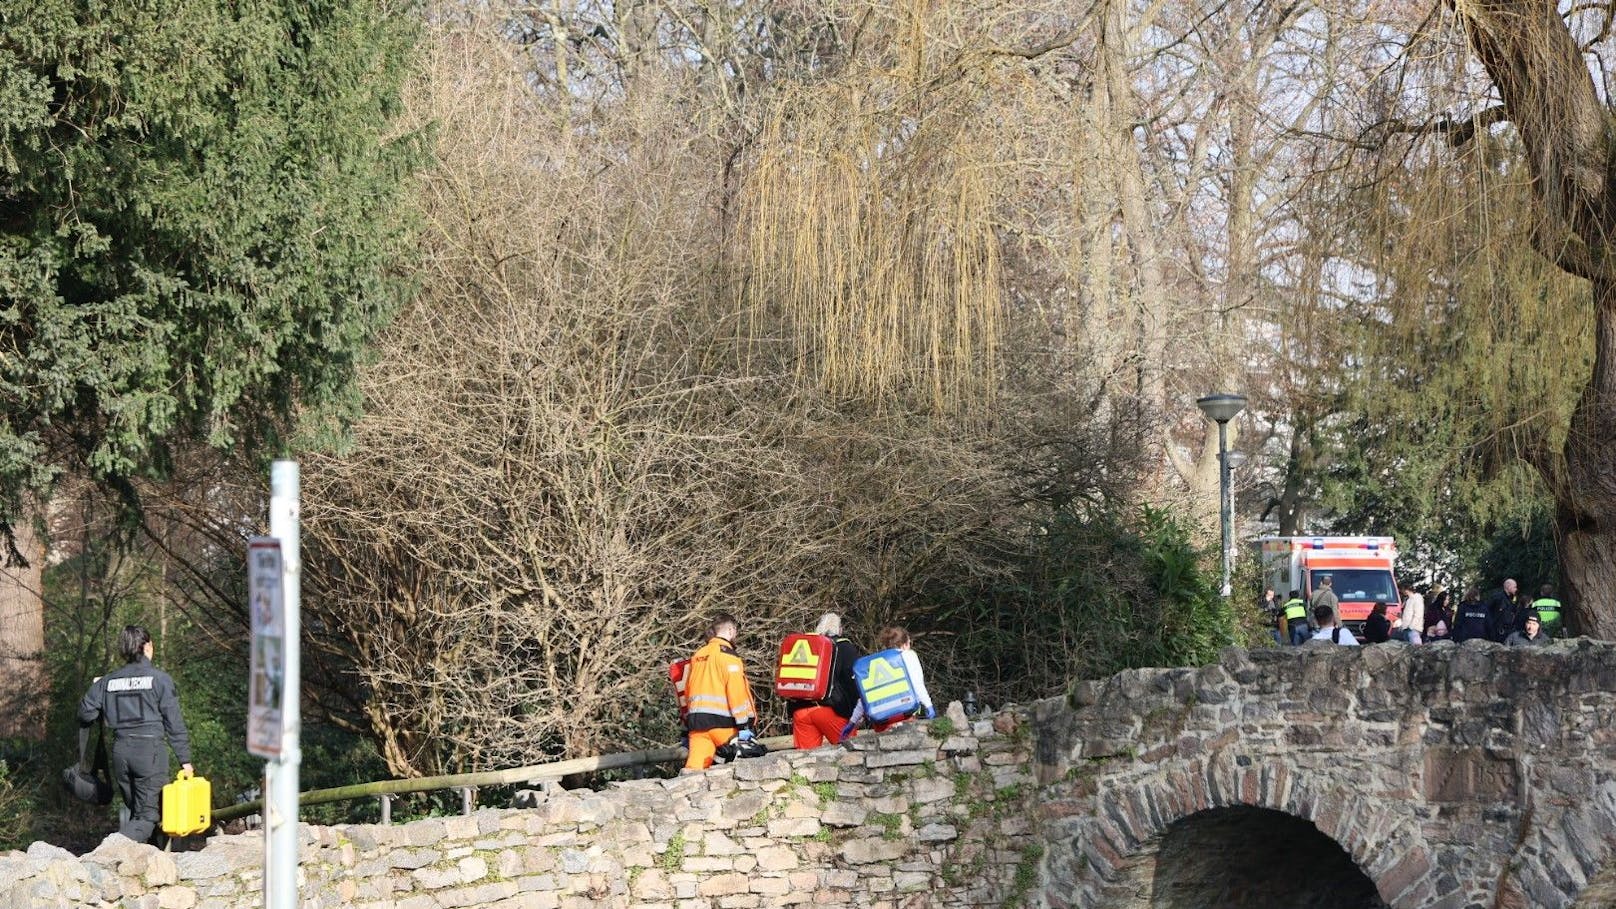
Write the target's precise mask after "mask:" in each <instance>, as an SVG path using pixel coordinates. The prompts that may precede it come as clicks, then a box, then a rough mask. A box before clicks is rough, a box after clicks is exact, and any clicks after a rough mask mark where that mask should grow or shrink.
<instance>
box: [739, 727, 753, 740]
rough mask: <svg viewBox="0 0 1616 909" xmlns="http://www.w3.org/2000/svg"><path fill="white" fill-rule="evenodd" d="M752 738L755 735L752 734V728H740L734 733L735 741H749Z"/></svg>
mask: <svg viewBox="0 0 1616 909" xmlns="http://www.w3.org/2000/svg"><path fill="white" fill-rule="evenodd" d="M754 738H756V736H755V735H753V734H752V730H750V729H742V730H741V731H740V732H738V733H736V734H735V739H736V741H740V742H750V741H752V739H754Z"/></svg>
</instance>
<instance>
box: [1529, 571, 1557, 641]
mask: <svg viewBox="0 0 1616 909" xmlns="http://www.w3.org/2000/svg"><path fill="white" fill-rule="evenodd" d="M1532 608H1533V609H1536V610H1537V615H1538V618H1539V619H1540V620H1541V622H1542V625H1543V633H1544V634H1546V635H1548V636H1549V637H1551V638H1557V637H1560V636H1561V635H1562V634H1564V631H1563V630H1562V627H1561V618H1560V610H1561V609H1562V608H1563V607H1562V606H1561V604H1560V601H1559V600H1557V599H1555V598H1554V585H1553V584H1544V585H1543V586H1542V587H1541V588H1539V589H1538V592H1537V599H1535V600H1533V601H1532Z"/></svg>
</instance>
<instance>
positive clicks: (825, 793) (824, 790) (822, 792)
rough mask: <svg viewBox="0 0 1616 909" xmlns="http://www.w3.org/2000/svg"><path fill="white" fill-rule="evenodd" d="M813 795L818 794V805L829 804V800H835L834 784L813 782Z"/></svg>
mask: <svg viewBox="0 0 1616 909" xmlns="http://www.w3.org/2000/svg"><path fill="white" fill-rule="evenodd" d="M814 795H817V796H819V807H821V808H823V807H825V806H826V805H829V804H830V803H831V802H834V801H836V784H835V783H815V784H814Z"/></svg>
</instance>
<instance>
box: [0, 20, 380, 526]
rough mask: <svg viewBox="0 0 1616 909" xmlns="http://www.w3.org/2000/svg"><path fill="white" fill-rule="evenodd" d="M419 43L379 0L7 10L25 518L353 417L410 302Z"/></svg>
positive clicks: (7, 315) (11, 285)
mask: <svg viewBox="0 0 1616 909" xmlns="http://www.w3.org/2000/svg"><path fill="white" fill-rule="evenodd" d="M409 37H410V30H409V27H408V26H407V25H406V24H405V19H404V17H400V16H397V15H390V14H388V12H387V11H386V10H385V9H383V8H382V7H381V5H380V4H377V3H374V2H367V0H354V2H350V0H337V2H321V3H303V2H245V3H223V2H218V0H181V2H170V3H163V4H146V3H135V2H127V0H119V2H112V3H108V4H104V5H103V4H96V5H86V4H82V3H78V2H73V0H41V2H37V3H31V4H10V5H8V6H7V7H5V8H0V406H3V410H4V415H5V416H4V422H3V423H0V502H3V505H4V507H5V511H6V512H7V514H8V515H10V516H15V515H16V513H17V509H18V506H19V503H20V501H21V497H22V495H23V493H24V492H25V491H26V490H28V489H30V488H33V489H38V488H41V487H42V486H43V485H44V484H46V483H47V482H48V481H49V479H50V478H51V477H52V476H53V475H54V474H57V473H59V472H61V471H64V470H82V471H84V472H87V473H88V474H89V475H91V476H93V477H94V478H97V479H101V480H112V481H115V482H116V481H118V480H120V479H122V478H126V477H131V476H137V475H143V474H148V473H153V472H156V473H160V472H161V471H162V470H163V468H164V467H165V465H167V464H168V463H169V461H170V459H171V457H172V454H173V452H174V450H175V448H176V446H177V445H182V444H184V443H187V442H191V441H203V442H206V443H207V444H210V445H213V446H215V447H230V446H237V445H243V444H245V445H251V446H255V447H259V446H261V447H262V448H264V449H266V450H268V449H274V448H277V447H279V446H280V445H281V444H282V440H283V439H284V438H285V436H286V433H287V431H288V429H289V428H290V427H291V426H292V424H293V419H294V417H295V416H296V415H297V414H298V413H299V411H300V409H302V408H310V409H312V410H313V411H315V412H320V413H322V414H342V413H346V412H347V411H348V410H349V409H350V408H351V407H352V404H353V402H354V400H355V398H354V397H353V396H352V393H351V391H350V379H351V378H352V374H353V370H354V366H355V364H356V362H357V361H358V359H359V358H360V357H361V355H362V353H363V351H364V350H365V347H366V345H367V343H368V342H369V340H370V338H371V337H372V334H373V333H374V331H375V330H376V329H377V327H378V326H379V325H380V324H381V322H382V321H383V319H384V318H385V317H386V315H387V313H388V312H389V310H390V309H391V308H392V307H393V304H394V300H395V298H396V297H397V294H398V286H397V283H396V282H395V281H393V280H392V279H391V278H390V275H389V262H390V261H391V260H392V259H393V258H394V257H395V256H396V254H397V252H398V249H399V244H398V241H399V239H400V219H399V216H398V215H399V212H400V207H399V204H398V203H399V200H400V198H401V195H400V190H401V188H402V179H401V178H402V177H403V175H404V173H405V169H406V164H407V161H408V155H407V146H406V144H405V143H402V142H399V141H396V140H395V139H394V138H392V131H393V130H394V126H393V118H394V115H395V113H396V112H397V110H398V106H399V93H400V89H401V84H402V79H403V76H404V74H405V62H406V60H407V52H408V47H409V44H408V40H409ZM333 408H334V409H333Z"/></svg>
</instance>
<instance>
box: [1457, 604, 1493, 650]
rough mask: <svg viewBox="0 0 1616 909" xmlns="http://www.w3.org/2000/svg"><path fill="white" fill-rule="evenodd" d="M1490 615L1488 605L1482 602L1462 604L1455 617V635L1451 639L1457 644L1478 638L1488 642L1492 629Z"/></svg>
mask: <svg viewBox="0 0 1616 909" xmlns="http://www.w3.org/2000/svg"><path fill="white" fill-rule="evenodd" d="M1488 614H1489V613H1488V610H1487V605H1486V604H1485V603H1483V602H1481V601H1480V600H1471V601H1466V602H1463V603H1460V604H1459V608H1458V611H1457V612H1456V613H1454V616H1453V633H1452V634H1451V635H1449V637H1451V638H1453V641H1454V643H1456V644H1463V643H1464V642H1465V641H1470V640H1475V639H1477V638H1480V639H1482V640H1486V639H1487V638H1488V632H1489V628H1490V626H1489V623H1488V621H1487V618H1488Z"/></svg>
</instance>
